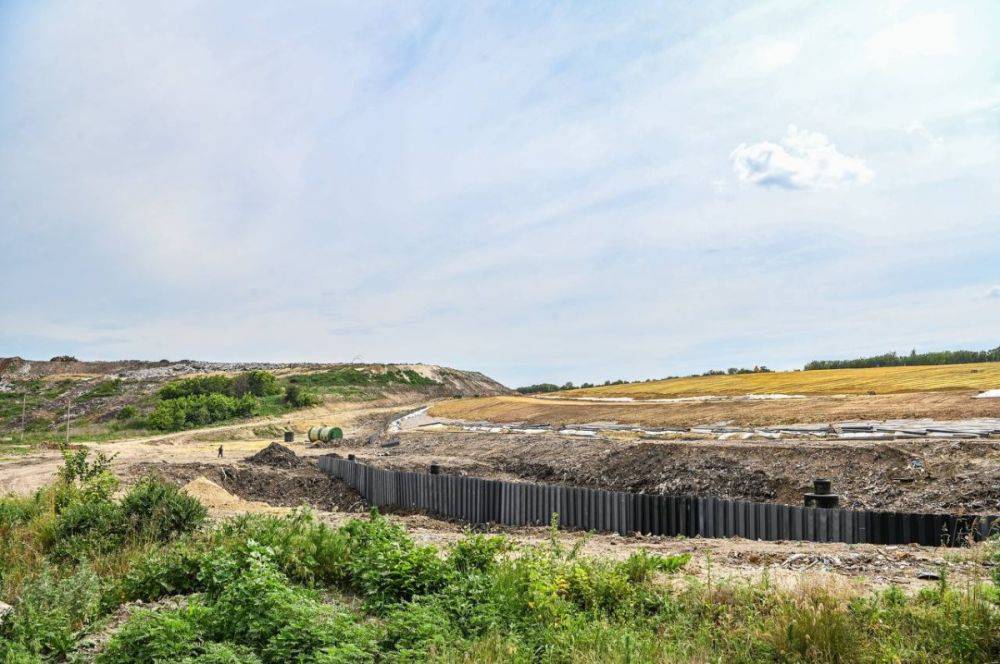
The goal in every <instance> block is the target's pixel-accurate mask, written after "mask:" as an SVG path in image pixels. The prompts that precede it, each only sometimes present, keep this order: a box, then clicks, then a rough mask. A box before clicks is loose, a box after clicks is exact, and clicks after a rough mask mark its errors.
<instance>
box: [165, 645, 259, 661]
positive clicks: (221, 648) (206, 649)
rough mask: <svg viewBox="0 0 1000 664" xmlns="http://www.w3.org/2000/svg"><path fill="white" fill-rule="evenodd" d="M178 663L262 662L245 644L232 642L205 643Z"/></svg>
mask: <svg viewBox="0 0 1000 664" xmlns="http://www.w3.org/2000/svg"><path fill="white" fill-rule="evenodd" d="M180 664H262V663H261V659H260V657H258V656H257V655H255V654H254V652H253V650H251V649H250V648H248V647H246V646H241V645H236V644H232V643H213V642H209V643H205V644H203V645H202V646H201V648H200V652H199V653H198V654H197V655H193V656H190V657H185V658H184V659H182V660H181V661H180Z"/></svg>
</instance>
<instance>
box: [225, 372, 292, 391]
mask: <svg viewBox="0 0 1000 664" xmlns="http://www.w3.org/2000/svg"><path fill="white" fill-rule="evenodd" d="M231 391H232V395H233V396H237V397H241V396H243V395H245V394H252V395H254V396H257V397H266V396H270V395H273V394H280V393H281V386H280V385H278V379H277V378H276V377H275V375H274V374H273V373H271V372H270V371H261V370H254V371H244V372H243V373H240V374H237V375H236V376H234V377H233V383H232V388H231Z"/></svg>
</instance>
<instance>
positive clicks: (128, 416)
mask: <svg viewBox="0 0 1000 664" xmlns="http://www.w3.org/2000/svg"><path fill="white" fill-rule="evenodd" d="M137 417H139V409H138V408H136V407H135V406H133V405H132V404H127V405H125V406H122V407H121V409H120V410H119V411H118V412H117V413H116V414H115V418H116V419H118V420H119V421H122V422H125V421H127V420H133V419H135V418H137Z"/></svg>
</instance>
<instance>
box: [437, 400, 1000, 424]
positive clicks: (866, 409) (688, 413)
mask: <svg viewBox="0 0 1000 664" xmlns="http://www.w3.org/2000/svg"><path fill="white" fill-rule="evenodd" d="M976 394H978V392H976V391H952V392H913V393H907V394H875V395H867V394H841V395H817V396H807V397H805V398H802V399H782V400H773V401H767V400H761V401H746V400H742V401H740V400H730V401H702V402H683V403H642V402H640V401H635V402H625V403H600V402H583V401H571V400H568V399H567V400H565V401H563V400H559V399H541V398H533V397H513V396H499V397H485V398H481V399H458V400H452V401H442V402H440V403H437V404H435V405H434V406H432V407H431V409H430V415H432V416H435V417H446V418H453V419H463V420H485V421H489V422H498V423H513V422H523V423H525V424H554V425H566V424H585V423H588V422H618V423H620V424H639V425H644V426H650V427H692V426H698V425H705V424H711V423H716V422H728V423H730V424H732V425H734V426H741V427H758V426H769V425H775V424H801V423H813V422H816V423H822V422H841V421H851V420H892V419H917V418H932V419H936V420H964V419H970V418H974V417H1000V399H975V398H973V397H974V396H975V395H976Z"/></svg>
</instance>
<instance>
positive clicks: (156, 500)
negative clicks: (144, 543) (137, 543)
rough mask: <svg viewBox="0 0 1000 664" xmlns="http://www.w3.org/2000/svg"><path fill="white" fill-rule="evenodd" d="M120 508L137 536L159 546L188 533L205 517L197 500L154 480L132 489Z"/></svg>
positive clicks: (143, 482)
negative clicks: (154, 542)
mask: <svg viewBox="0 0 1000 664" xmlns="http://www.w3.org/2000/svg"><path fill="white" fill-rule="evenodd" d="M120 507H121V510H122V515H123V516H124V518H125V520H126V521H127V522H128V524H129V526H130V527H131V529H132V531H133V532H134V533H135V534H136V535H139V536H142V537H145V538H147V539H151V540H156V541H161V542H162V541H167V540H169V539H171V538H173V537H175V536H177V535H182V534H184V533H189V532H191V531H192V530H194V529H195V528H197V527H198V526H199V525H201V522H202V521H204V520H205V516H206V514H207V511H206V510H205V507H204V506H203V505H202V504H201V503H200V502H198V500H197V499H196V498H193V497H191V496H189V495H188V494H186V493H184V492H183V491H181V490H180V489H179V488H177V487H176V486H174V485H173V484H168V483H166V482H163V481H161V480H157V479H154V478H146V479H143V480H142V481H140V482H139V483H138V484H136V485H135V486H133V487H132V488H131V489H130V490H129V492H128V493H127V494H125V497H124V498H122V501H121V506H120Z"/></svg>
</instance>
